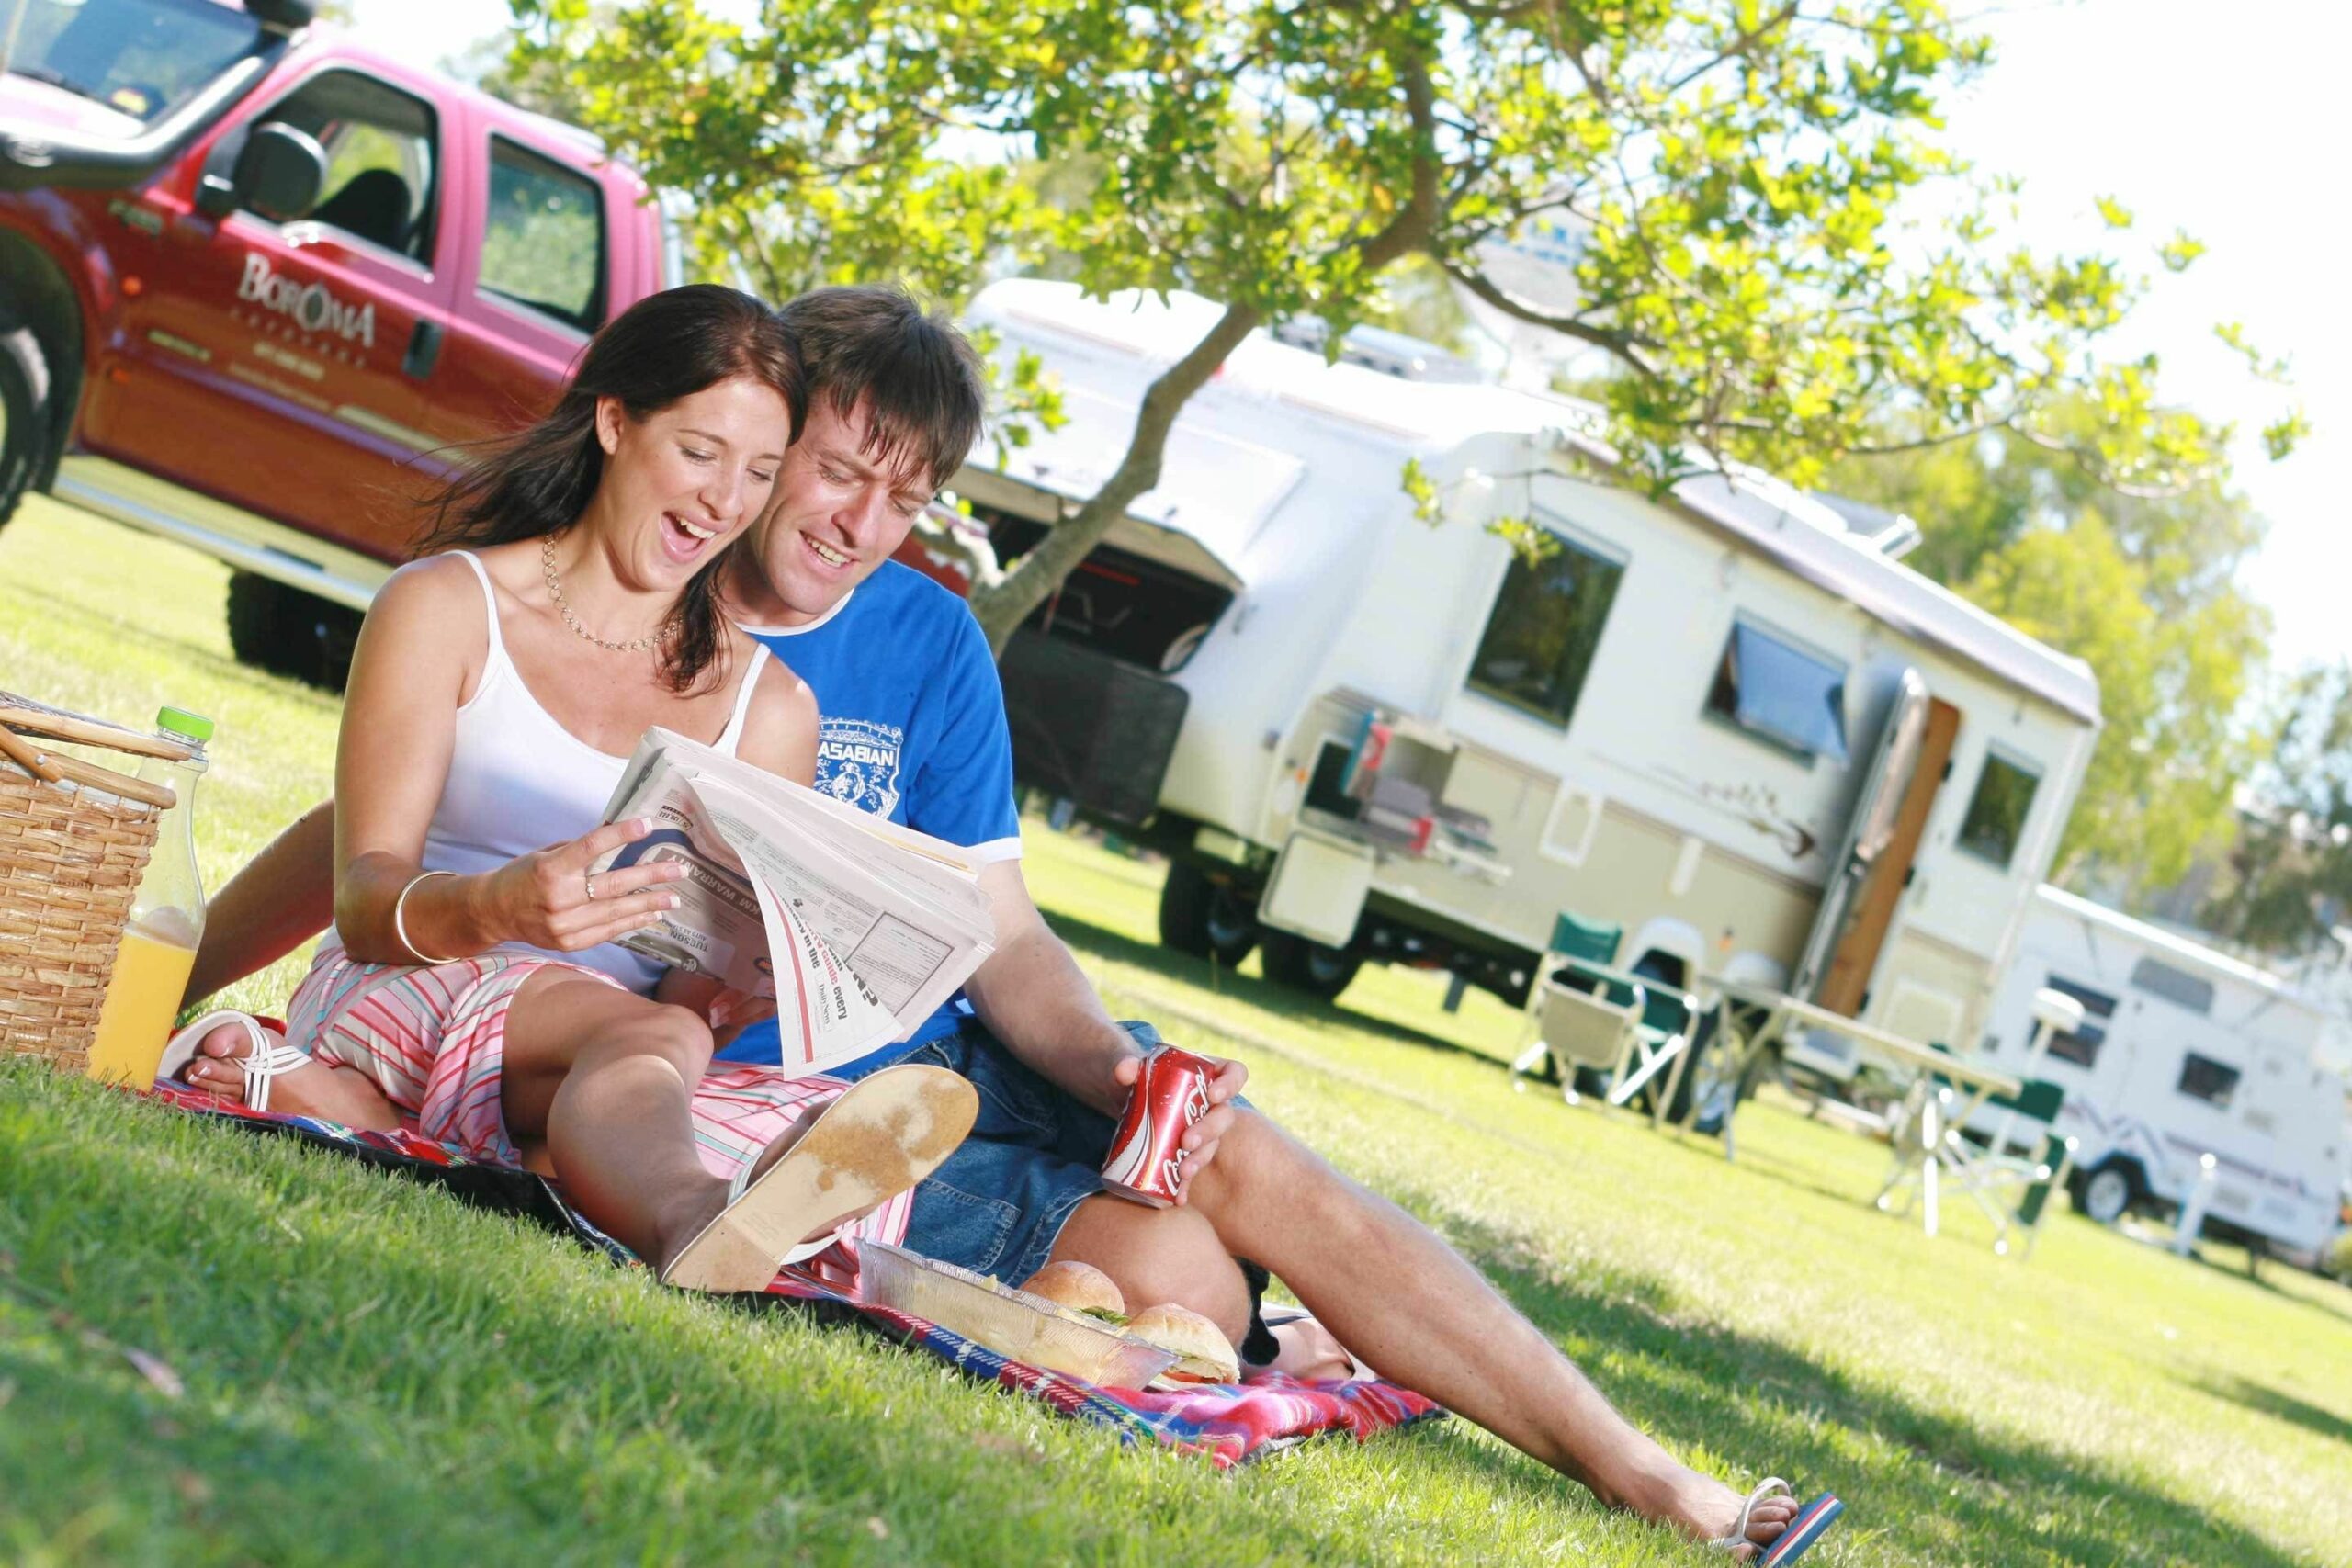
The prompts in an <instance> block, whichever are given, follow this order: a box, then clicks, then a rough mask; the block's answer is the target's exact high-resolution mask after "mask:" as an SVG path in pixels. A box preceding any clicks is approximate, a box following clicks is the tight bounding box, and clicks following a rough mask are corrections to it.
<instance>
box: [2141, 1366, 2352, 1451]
mask: <svg viewBox="0 0 2352 1568" xmlns="http://www.w3.org/2000/svg"><path fill="white" fill-rule="evenodd" d="M2173 1381H2174V1382H2178V1383H2181V1384H2183V1385H2184V1386H2186V1387H2188V1388H2193V1389H2199V1390H2201V1391H2202V1392H2204V1393H2210V1394H2211V1395H2212V1396H2213V1397H2214V1398H2216V1399H2226V1400H2228V1401H2229V1402H2230V1403H2231V1404H2239V1405H2244V1406H2245V1408H2246V1409H2248V1410H2255V1411H2259V1412H2261V1413H2262V1414H2263V1415H2265V1416H2272V1417H2275V1418H2276V1419H2278V1420H2280V1421H2284V1422H2286V1423H2287V1424H2288V1425H2289V1426H2290V1427H2301V1428H2302V1429H2303V1430H2304V1431H2306V1432H2314V1433H2317V1434H2318V1435H2319V1436H2321V1437H2323V1438H2332V1439H2334V1440H2335V1441H2336V1442H2339V1443H2352V1421H2347V1420H2346V1419H2345V1418H2344V1417H2343V1416H2338V1415H2337V1414H2336V1413H2335V1411H2333V1410H2325V1409H2322V1408H2321V1407H2320V1406H2319V1405H2316V1404H2310V1403H2309V1402H2307V1401H2305V1400H2301V1399H2298V1398H2296V1397H2295V1396H2294V1395H2293V1394H2291V1393H2282V1392H2280V1391H2279V1390H2278V1389H2275V1388H2272V1387H2270V1386H2269V1385H2267V1383H2258V1382H2254V1381H2253V1380H2252V1379H2250V1378H2242V1377H2239V1376H2238V1375H2236V1374H2235V1373H2233V1372H2224V1373H2209V1374H2206V1375H2203V1376H2199V1377H2188V1378H2175V1379H2174V1380H2173Z"/></svg>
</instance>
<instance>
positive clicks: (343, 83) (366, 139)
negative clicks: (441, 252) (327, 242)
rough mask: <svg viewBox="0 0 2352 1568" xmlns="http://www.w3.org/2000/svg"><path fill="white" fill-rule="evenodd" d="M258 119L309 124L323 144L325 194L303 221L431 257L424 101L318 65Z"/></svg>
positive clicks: (428, 116)
mask: <svg viewBox="0 0 2352 1568" xmlns="http://www.w3.org/2000/svg"><path fill="white" fill-rule="evenodd" d="M262 119H263V123H269V122H276V123H278V124H284V125H290V126H292V127H294V128H295V129H296V130H304V131H308V132H309V133H310V134H311V135H312V136H315V137H317V138H318V140H319V145H320V146H322V147H323V148H325V149H326V152H327V180H326V186H325V187H324V190H325V194H324V195H323V196H322V197H321V199H320V201H319V204H318V206H316V207H314V208H312V209H311V210H310V212H309V213H308V214H307V215H305V217H304V218H303V220H302V221H304V222H309V223H322V224H325V225H327V226H329V227H331V228H334V229H337V230H340V231H342V232H344V233H345V234H347V235H350V236H351V237H352V238H354V239H357V240H362V241H365V242H366V243H368V244H371V245H374V246H376V247H377V248H378V249H379V250H384V251H389V252H390V253H391V254H394V255H398V256H405V257H407V258H408V259H409V260H411V261H413V262H417V263H420V264H429V263H430V262H431V260H432V257H433V215H434V212H435V202H434V199H433V184H434V180H435V177H436V175H438V172H439V168H440V162H441V160H440V158H439V157H438V155H437V154H438V151H439V145H440V142H439V137H438V132H437V129H436V126H437V122H436V120H435V116H434V113H433V107H432V106H431V105H429V104H427V103H425V102H424V100H423V99H421V98H415V97H412V96H409V95H408V94H406V93H403V92H401V90H400V89H399V88H397V87H393V86H390V85H387V84H385V83H383V82H379V81H378V80H377V79H376V78H375V77H373V76H368V75H363V74H362V73H359V72H356V71H322V72H321V73H319V74H317V75H316V76H313V77H311V79H310V80H309V81H307V82H305V83H303V84H302V85H300V87H297V88H295V89H294V91H293V92H292V93H291V94H290V95H288V96H287V97H286V98H285V100H284V101H282V102H281V103H279V104H278V106H277V107H276V108H274V109H272V110H270V111H269V113H268V114H266V115H265V116H263V117H262Z"/></svg>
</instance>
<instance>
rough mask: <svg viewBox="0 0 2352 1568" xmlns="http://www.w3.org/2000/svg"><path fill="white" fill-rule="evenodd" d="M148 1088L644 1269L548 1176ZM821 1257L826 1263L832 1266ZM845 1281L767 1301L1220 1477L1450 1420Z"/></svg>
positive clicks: (1423, 1406) (1390, 1394) (825, 1280)
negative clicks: (1163, 1383)
mask: <svg viewBox="0 0 2352 1568" xmlns="http://www.w3.org/2000/svg"><path fill="white" fill-rule="evenodd" d="M150 1093H151V1097H152V1098H153V1099H155V1100H161V1101H163V1102H164V1104H167V1105H171V1106H175V1107H177V1108H178V1109H180V1110H182V1111H190V1112H193V1113H195V1114H198V1115H204V1116H212V1117H218V1118H221V1119H223V1120H225V1121H228V1122H233V1123H235V1124H237V1125H241V1126H245V1127H250V1128H252V1129H254V1130H255V1131H259V1132H270V1133H277V1134H285V1135H287V1136H290V1137H295V1138H299V1139H300V1140H302V1141H303V1142H305V1143H309V1144H311V1145H318V1146H322V1147H326V1148H332V1149H334V1150H336V1151H338V1152H340V1153H344V1154H347V1155H350V1156H353V1157H355V1158H357V1159H360V1160H363V1161H365V1162H367V1163H368V1164H370V1165H374V1166H376V1167H378V1168H380V1169H385V1170H390V1171H393V1172H396V1173H398V1174H401V1175H404V1176H408V1177H411V1178H413V1179H419V1180H425V1181H430V1182H433V1183H434V1184H435V1185H437V1186H441V1187H444V1188H447V1189H448V1190H450V1191H451V1192H452V1193H453V1194H454V1195H455V1196H457V1197H458V1198H460V1199H462V1200H464V1201H468V1202H470V1203H474V1204H477V1205H479V1206H481V1207H484V1208H491V1209H496V1210H498V1211H501V1212H503V1213H516V1214H522V1215H526V1216H527V1217H529V1218H532V1219H534V1220H537V1221H538V1222H539V1223H540V1224H546V1225H548V1226H549V1227H551V1228H553V1229H556V1230H560V1231H562V1232H564V1233H566V1234H568V1235H572V1236H574V1237H576V1238H578V1239H579V1240H580V1241H581V1242H582V1243H583V1244H584V1245H586V1246H588V1247H593V1248H594V1249H595V1250H596V1251H599V1252H601V1253H603V1254H605V1256H606V1257H607V1258H612V1259H613V1260H614V1261H615V1262H616V1263H621V1264H625V1265H628V1266H630V1267H641V1266H642V1265H641V1264H639V1260H638V1258H637V1257H636V1255H635V1254H633V1253H631V1252H630V1251H629V1250H628V1248H627V1247H622V1246H621V1245H620V1244H619V1243H618V1242H616V1241H614V1240H613V1239H612V1238H611V1237H610V1236H607V1235H605V1234H604V1233H603V1232H602V1231H600V1230H598V1229H597V1228H596V1227H595V1226H594V1225H593V1224H589V1222H588V1221H587V1220H585V1219H583V1218H582V1217H581V1216H580V1215H579V1214H577V1213H574V1212H573V1211H572V1210H571V1206H570V1205H569V1204H567V1203H565V1202H564V1201H563V1198H562V1194H561V1193H560V1191H559V1190H558V1189H557V1187H556V1185H555V1184H554V1183H553V1182H551V1181H549V1180H548V1179H546V1178H544V1177H540V1176H537V1175H535V1174H533V1173H532V1172H530V1171H527V1170H522V1169H519V1168H515V1167H514V1166H508V1165H501V1164H497V1163H495V1162H492V1161H487V1160H481V1159H477V1158H475V1157H474V1156H470V1155H467V1154H464V1153H462V1152H460V1151H459V1150H458V1149H455V1148H453V1147H451V1146H450V1145H447V1144H442V1143H436V1142H435V1141H434V1140H433V1139H431V1138H427V1137H424V1136H423V1135H422V1134H418V1133H416V1132H415V1131H413V1129H409V1128H405V1127H404V1128H402V1129H401V1130H400V1131H398V1132H393V1133H369V1132H361V1131H359V1130H358V1129H356V1128H352V1127H345V1126H343V1125H342V1124H340V1123H339V1122H322V1121H319V1120H317V1119H315V1118H312V1117H307V1116H285V1115H277V1114H273V1113H270V1112H265V1111H252V1110H248V1109H247V1108H246V1107H244V1106H243V1105H238V1104H233V1103H232V1102H230V1101H227V1100H220V1099H217V1098H215V1097H214V1096H212V1095H210V1094H208V1093H206V1092H204V1091H202V1090H200V1089H188V1088H186V1087H184V1086H181V1085H176V1084H163V1085H158V1086H157V1087H156V1088H155V1089H153V1090H152V1091H150ZM830 1257H831V1255H830V1254H829V1255H827V1258H830ZM813 1261H815V1262H816V1263H818V1264H819V1265H820V1266H822V1265H824V1264H825V1263H826V1261H827V1259H826V1258H819V1259H815V1260H813ZM847 1278H848V1273H847V1270H845V1269H837V1268H820V1271H819V1272H809V1271H805V1270H802V1269H789V1270H786V1272H785V1273H783V1274H779V1275H778V1276H777V1277H776V1279H775V1283H774V1284H772V1285H770V1286H769V1287H768V1295H769V1297H770V1298H771V1299H773V1300H774V1301H775V1303H776V1304H777V1305H779V1306H783V1305H786V1304H787V1303H789V1304H791V1305H793V1306H795V1307H797V1308H798V1309H800V1310H807V1311H816V1312H820V1313H822V1314H825V1315H828V1316H831V1317H836V1318H839V1319H842V1320H843V1321H849V1322H854V1323H856V1324H858V1325H861V1326H864V1327H865V1328H867V1329H870V1330H872V1331H874V1332H876V1333H879V1334H881V1335H883V1336H885V1337H888V1338H889V1339H892V1340H895V1341H897V1342H898V1343H899V1344H903V1345H909V1346H912V1347H915V1348H920V1349H922V1350H926V1351H928V1352H930V1353H931V1354H933V1355H934V1356H937V1357H938V1358H939V1359H942V1360H944V1361H946V1362H948V1363H949V1364H950V1365H952V1366H954V1367H956V1369H957V1370H958V1371H963V1372H965V1373H967V1375H969V1376H971V1377H974V1378H978V1379H981V1380H984V1381H986V1382H993V1383H995V1384H997V1385H998V1386H1000V1387H1002V1388H1007V1389H1011V1390H1012V1391H1014V1392H1016V1393H1023V1394H1026V1395H1028V1396H1029V1397H1031V1398H1033V1399H1037V1400H1041V1401H1043V1402H1044V1403H1045V1404H1047V1405H1049V1406H1051V1407H1052V1408H1053V1409H1055V1410H1057V1411H1059V1412H1060V1413H1061V1414H1063V1415H1065V1416H1074V1417H1076V1418H1078V1419H1080V1420H1082V1421H1090V1422H1092V1423H1094V1424H1095V1425H1097V1426H1101V1427H1109V1428H1111V1429H1112V1430H1114V1431H1115V1432H1117V1433H1118V1434H1119V1435H1120V1437H1121V1438H1122V1439H1123V1440H1124V1441H1126V1442H1130V1443H1132V1442H1138V1441H1141V1440H1143V1439H1145V1438H1150V1439H1151V1440H1153V1441H1156V1442H1160V1443H1165V1444H1167V1445H1168V1446H1170V1448H1174V1449H1178V1450H1183V1451H1185V1452H1190V1453H1198V1454H1201V1455H1203V1456H1204V1457H1205V1458H1206V1459H1207V1460H1208V1461H1209V1462H1210V1463H1212V1464H1214V1465H1216V1467H1217V1468H1218V1469H1220V1470H1223V1469H1228V1468H1230V1467H1231V1466H1234V1465H1237V1464H1240V1463H1242V1462H1244V1461H1248V1460H1251V1459H1255V1458H1257V1457H1259V1456H1260V1455H1261V1454H1265V1453H1271V1452H1273V1451H1274V1450H1279V1449H1284V1448H1288V1447H1290V1446H1292V1445H1294V1444H1296V1443H1300V1442H1303V1441H1305V1440H1306V1438H1312V1437H1317V1436H1319V1435H1321V1434H1323V1433H1326V1432H1345V1433H1348V1434H1350V1435H1351V1436H1352V1437H1354V1438H1356V1439H1357V1440H1358V1441H1359V1442H1361V1441H1363V1440H1364V1439H1366V1438H1374V1437H1377V1436H1378V1435H1379V1434H1381V1433H1382V1432H1385V1431H1389V1430H1392V1429H1394V1428H1396V1427H1404V1426H1408V1425H1410V1424H1411V1423H1413V1422H1416V1421H1421V1420H1426V1419H1428V1418H1430V1417H1431V1416H1442V1415H1444V1414H1445V1412H1444V1411H1443V1410H1442V1409H1441V1408H1439V1406H1438V1405H1437V1404H1435V1403H1433V1402H1432V1401H1430V1400H1428V1399H1425V1398H1423V1397H1422V1396H1421V1395H1419V1394H1418V1393H1413V1392H1412V1391H1411V1390H1409V1389H1406V1388H1400V1387H1398V1386H1397V1384H1395V1383H1390V1382H1380V1381H1379V1380H1377V1379H1362V1380H1359V1381H1356V1382H1301V1381H1299V1380H1298V1379H1296V1378H1293V1377H1289V1376H1286V1375H1285V1374H1283V1373H1281V1372H1273V1371H1250V1373H1249V1374H1248V1375H1247V1376H1245V1377H1244V1378H1243V1380H1242V1381H1241V1382H1238V1383H1229V1384H1204V1385H1201V1386H1198V1387H1193V1388H1187V1389H1183V1390H1182V1391H1178V1392H1173V1393H1150V1392H1148V1391H1146V1390H1140V1389H1125V1388H1097V1387H1096V1386H1094V1385H1093V1384H1092V1383H1089V1382H1080V1380H1079V1379H1077V1378H1072V1377H1066V1376H1064V1375H1062V1374H1061V1373H1059V1372H1049V1371H1044V1370H1043V1369H1041V1368H1038V1367H1032V1366H1026V1365H1023V1363H1021V1362H1019V1361H1014V1360H1010V1359H1007V1358H1005V1357H1003V1356H1000V1355H998V1354H997V1353H996V1352H995V1351H993V1350H990V1349H989V1348H987V1347H986V1346H983V1345H979V1344H978V1343H976V1342H974V1341H972V1340H969V1339H967V1338H965V1337H963V1336H962V1335H960V1334H957V1333H955V1332H954V1331H953V1330H950V1329H945V1328H942V1327H941V1326H939V1325H937V1324H935V1323H932V1322H929V1321H928V1320H926V1319H923V1318H920V1317H915V1316H912V1315H910V1314H906V1313H902V1312H894V1311H892V1310H891V1309H889V1308H888V1307H881V1306H872V1305H868V1304H866V1303H861V1302H859V1301H857V1300H855V1299H854V1297H853V1296H852V1294H851V1293H850V1292H849V1290H848V1289H847V1288H846V1285H845V1281H846V1280H847Z"/></svg>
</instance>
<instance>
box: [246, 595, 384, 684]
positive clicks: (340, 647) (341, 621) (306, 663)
mask: <svg viewBox="0 0 2352 1568" xmlns="http://www.w3.org/2000/svg"><path fill="white" fill-rule="evenodd" d="M359 619H360V617H359V613H358V612H357V611H356V610H347V609H345V608H344V606H342V605H341V604H329V603H328V602H327V601H326V600H324V599H321V598H319V597H318V596H317V595H315V594H311V593H305V592H302V591H301V590H300V589H299V588H288V586H287V585H286V584H284V583H282V582H275V581H271V580H270V579H268V578H266V577H259V576H256V575H255V574H254V573H253V572H250V571H234V572H231V573H230V574H229V646H230V647H231V648H232V649H234V650H235V651H236V655H237V658H238V659H239V660H241V661H242V662H243V663H246V664H250V665H253V666H254V668H255V669H259V670H268V671H275V672H277V674H280V675H291V676H292V677H293V678H294V679H296V680H297V681H301V682H307V683H308V684H311V685H313V686H320V687H323V688H324V689H326V690H327V691H330V692H340V691H341V690H343V685H344V682H345V680H346V679H347V678H348V677H349V676H350V674H351V652H352V649H353V648H354V647H356V645H357V643H358V640H359Z"/></svg>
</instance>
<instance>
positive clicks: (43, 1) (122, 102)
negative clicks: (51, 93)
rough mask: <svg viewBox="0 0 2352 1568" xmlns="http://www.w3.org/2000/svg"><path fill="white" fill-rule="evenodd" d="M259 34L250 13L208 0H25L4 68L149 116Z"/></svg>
mask: <svg viewBox="0 0 2352 1568" xmlns="http://www.w3.org/2000/svg"><path fill="white" fill-rule="evenodd" d="M11 9H13V7H11ZM260 36H261V23H260V22H259V21H257V20H256V19H255V18H254V17H253V16H252V15H251V14H250V13H248V12H245V11H242V10H231V9H230V8H229V7H228V6H220V5H215V4H214V3H213V0H29V3H28V4H27V5H26V6H25V7H24V14H23V17H22V19H21V20H20V21H19V22H18V23H17V37H16V51H15V53H14V54H12V55H11V56H10V57H9V60H8V70H9V71H10V73H13V74H15V75H19V76H29V77H31V78H32V79H33V80H34V81H36V82H46V83H48V84H49V85H51V86H52V87H62V88H64V89H65V91H67V92H69V93H73V94H74V95H76V96H80V97H85V98H88V99H90V100H92V101H93V102H95V103H101V104H104V105H106V106H107V107H108V108H111V109H115V110H118V111H119V112H120V113H123V114H127V115H129V116H130V117H131V118H134V119H137V120H141V121H142V122H143V121H152V120H154V119H156V118H159V117H161V116H163V115H164V114H168V113H169V112H170V111H172V110H173V109H175V108H177V107H180V105H181V104H183V103H185V102H187V99H188V98H189V97H190V96H193V95H194V94H195V93H196V91H197V89H198V88H199V87H202V86H203V85H205V84H206V83H208V82H209V81H211V80H212V79H213V78H214V77H215V76H218V75H219V74H220V73H221V72H223V71H225V70H227V69H228V68H229V66H230V65H231V64H232V63H233V62H236V61H237V60H238V59H239V58H240V57H241V56H243V55H244V54H245V53H247V52H249V51H251V50H252V48H253V46H254V40H255V39H258V38H259V37H260Z"/></svg>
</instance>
